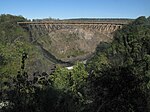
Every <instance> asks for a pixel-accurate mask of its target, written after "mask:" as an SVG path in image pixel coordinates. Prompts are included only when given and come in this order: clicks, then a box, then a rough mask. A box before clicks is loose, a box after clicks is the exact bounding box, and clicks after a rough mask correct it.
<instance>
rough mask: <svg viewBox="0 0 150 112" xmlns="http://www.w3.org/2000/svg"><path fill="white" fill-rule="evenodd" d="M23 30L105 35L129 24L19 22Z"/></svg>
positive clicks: (110, 22) (109, 22) (107, 22)
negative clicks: (83, 32) (99, 33)
mask: <svg viewBox="0 0 150 112" xmlns="http://www.w3.org/2000/svg"><path fill="white" fill-rule="evenodd" d="M17 24H19V25H20V26H22V27H23V28H28V29H30V30H32V29H33V28H38V29H39V28H40V29H46V30H48V31H55V30H61V29H77V28H82V29H84V30H91V31H99V32H105V33H112V32H114V31H116V30H117V29H121V28H122V26H123V25H126V24H128V22H122V21H121V22H119V21H118V22H117V21H106V22H105V21H61V20H55V21H41V22H17Z"/></svg>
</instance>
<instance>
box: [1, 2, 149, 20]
mask: <svg viewBox="0 0 150 112" xmlns="http://www.w3.org/2000/svg"><path fill="white" fill-rule="evenodd" d="M0 14H13V15H22V16H24V17H26V18H28V19H33V18H35V19H36V18H48V17H52V18H60V19H64V18H137V17H138V16H150V0H0Z"/></svg>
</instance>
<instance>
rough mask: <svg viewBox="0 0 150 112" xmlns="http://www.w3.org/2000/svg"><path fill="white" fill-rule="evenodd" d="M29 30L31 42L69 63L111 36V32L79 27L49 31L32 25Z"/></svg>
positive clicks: (82, 56)
mask: <svg viewBox="0 0 150 112" xmlns="http://www.w3.org/2000/svg"><path fill="white" fill-rule="evenodd" d="M29 31H30V32H31V33H30V34H31V37H30V40H31V42H33V43H38V44H37V45H40V46H42V48H43V49H45V50H46V51H47V52H49V53H51V54H52V55H53V56H54V57H55V58H56V59H58V60H61V61H63V62H71V63H72V62H75V61H77V60H84V59H86V58H87V57H89V56H90V55H91V54H92V53H93V52H94V51H95V48H96V46H97V45H98V44H99V43H100V42H102V41H103V42H109V41H111V40H112V38H113V33H107V32H104V33H102V32H99V31H94V30H88V29H83V28H79V27H78V28H74V29H60V30H54V31H53V30H51V31H49V30H46V29H45V28H42V27H41V26H32V28H30V29H29Z"/></svg>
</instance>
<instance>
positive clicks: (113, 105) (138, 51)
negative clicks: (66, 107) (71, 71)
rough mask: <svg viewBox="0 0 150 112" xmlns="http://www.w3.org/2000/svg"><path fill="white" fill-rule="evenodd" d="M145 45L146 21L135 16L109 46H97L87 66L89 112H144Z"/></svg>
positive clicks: (148, 51) (148, 50) (149, 65)
mask: <svg viewBox="0 0 150 112" xmlns="http://www.w3.org/2000/svg"><path fill="white" fill-rule="evenodd" d="M149 43H150V26H149V20H148V19H146V18H145V17H139V18H138V19H136V20H135V21H134V22H133V23H131V24H129V25H127V26H125V27H123V28H122V29H121V30H119V31H117V32H116V33H115V36H114V40H113V42H112V43H110V44H106V43H103V44H102V45H100V46H98V48H97V53H96V56H95V57H93V58H92V60H91V61H89V62H88V66H87V69H88V71H89V72H90V76H89V88H90V89H89V90H90V92H89V94H90V95H89V96H91V100H92V102H93V103H92V106H91V107H93V108H92V109H91V111H92V112H93V111H96V112H114V111H115V112H120V111H123V112H147V111H148V109H147V107H149V105H148V103H147V102H150V100H149V96H150V94H149V83H150V76H149V70H150V62H149V55H150V44H149ZM118 104H119V105H118Z"/></svg>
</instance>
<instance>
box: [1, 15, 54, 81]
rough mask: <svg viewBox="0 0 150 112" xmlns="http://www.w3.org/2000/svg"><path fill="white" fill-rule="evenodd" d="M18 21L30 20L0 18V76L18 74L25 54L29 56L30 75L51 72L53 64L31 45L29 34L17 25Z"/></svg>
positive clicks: (14, 17) (27, 62)
mask: <svg viewBox="0 0 150 112" xmlns="http://www.w3.org/2000/svg"><path fill="white" fill-rule="evenodd" d="M18 21H28V20H27V19H25V18H24V17H21V16H12V15H1V16H0V76H1V77H3V76H5V75H6V74H7V75H9V76H11V74H17V71H18V70H19V68H20V66H21V57H22V53H24V52H26V53H27V54H28V59H27V61H26V70H27V71H28V72H29V73H33V72H36V71H40V72H42V71H46V72H48V71H50V68H51V65H52V64H53V63H52V62H51V61H49V59H47V58H45V57H44V56H43V54H42V52H41V50H40V49H39V48H38V47H37V46H35V45H34V44H32V43H30V40H29V37H30V35H29V32H28V31H26V30H25V29H23V28H22V27H20V26H19V25H17V22H18ZM1 79H2V78H1Z"/></svg>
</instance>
